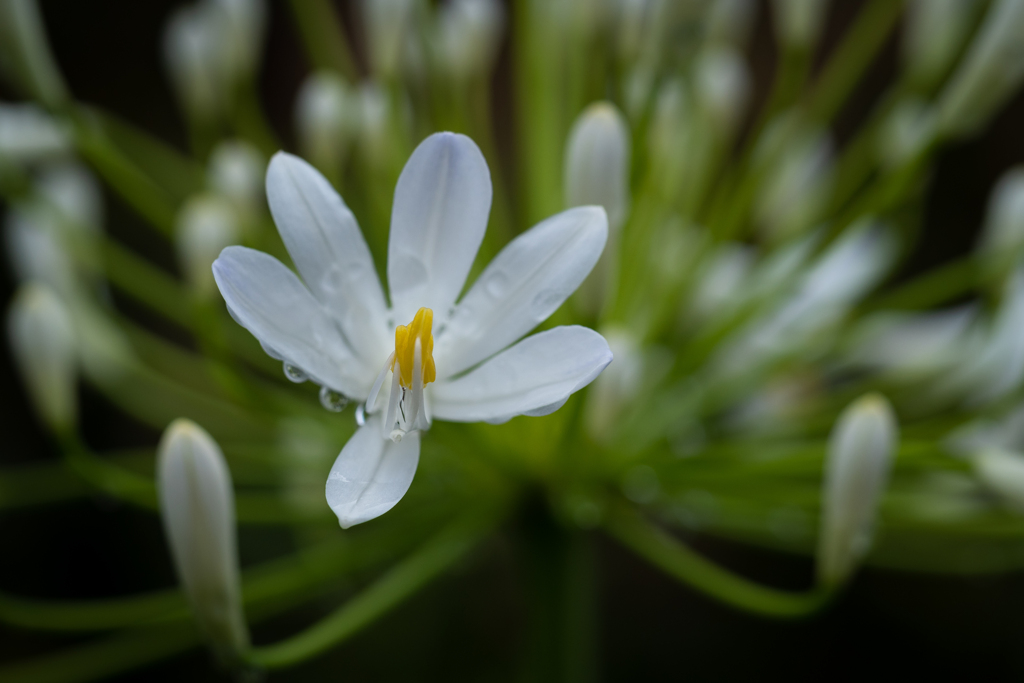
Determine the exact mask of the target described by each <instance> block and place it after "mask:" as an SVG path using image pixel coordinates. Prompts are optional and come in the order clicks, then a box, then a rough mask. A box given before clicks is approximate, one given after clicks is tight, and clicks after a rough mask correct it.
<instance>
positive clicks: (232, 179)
mask: <svg viewBox="0 0 1024 683" xmlns="http://www.w3.org/2000/svg"><path fill="white" fill-rule="evenodd" d="M266 174H267V160H266V159H265V158H264V157H263V155H262V154H261V153H260V151H259V150H258V149H256V148H255V147H253V146H252V145H251V144H249V143H248V142H245V141H244V140H225V141H224V142H221V143H220V144H218V145H217V146H216V147H214V148H213V152H212V153H211V154H210V165H209V168H208V170H207V184H208V185H209V187H210V189H212V190H213V191H214V192H217V193H218V194H220V195H221V196H223V197H226V198H227V199H229V200H230V201H231V203H232V204H234V206H235V208H236V209H238V210H239V211H241V212H243V213H249V212H255V211H258V210H259V207H260V204H261V203H262V200H263V179H264V177H265V176H266Z"/></svg>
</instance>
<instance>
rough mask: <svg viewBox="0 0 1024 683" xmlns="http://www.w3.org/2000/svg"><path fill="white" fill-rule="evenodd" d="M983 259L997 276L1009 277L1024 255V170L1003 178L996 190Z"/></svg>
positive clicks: (983, 242)
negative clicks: (1002, 274) (1005, 275)
mask: <svg viewBox="0 0 1024 683" xmlns="http://www.w3.org/2000/svg"><path fill="white" fill-rule="evenodd" d="M979 255H980V256H981V258H982V259H983V261H984V263H985V265H986V267H987V268H988V269H989V271H990V272H993V273H1006V272H1009V271H1010V270H1012V269H1013V266H1014V265H1016V263H1017V262H1018V261H1019V260H1020V257H1021V256H1022V255H1024V166H1014V167H1013V168H1011V169H1010V170H1009V171H1007V172H1006V173H1004V174H1003V176H1002V177H1001V178H1000V179H999V182H998V183H997V184H996V186H995V189H994V190H992V196H991V197H990V198H989V201H988V213H987V215H986V216H985V226H984V230H983V232H982V238H981V244H980V245H979Z"/></svg>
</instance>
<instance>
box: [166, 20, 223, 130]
mask: <svg viewBox="0 0 1024 683" xmlns="http://www.w3.org/2000/svg"><path fill="white" fill-rule="evenodd" d="M209 14H210V13H209V12H208V11H206V9H205V8H204V7H203V6H201V5H195V6H192V7H184V8H182V9H180V10H178V11H177V12H175V13H174V15H173V16H172V17H171V19H170V21H169V22H168V24H167V28H166V29H165V31H164V61H165V62H166V64H167V69H168V71H170V73H171V79H172V80H173V81H174V86H175V89H176V90H177V93H178V97H179V99H180V100H181V103H182V106H183V107H184V109H185V111H186V112H187V113H188V114H189V115H190V116H192V117H194V118H197V119H201V120H208V119H211V118H214V117H215V116H216V115H217V114H218V113H220V112H221V111H222V110H223V108H224V106H225V102H224V99H225V97H226V95H227V93H226V92H225V85H226V84H225V83H224V82H223V80H222V79H221V71H220V67H221V66H222V64H221V57H220V54H221V52H222V51H223V46H222V45H221V44H220V43H219V40H220V36H218V35H217V27H216V26H215V25H214V23H213V22H212V21H210V17H209Z"/></svg>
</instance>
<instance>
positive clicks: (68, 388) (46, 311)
mask: <svg viewBox="0 0 1024 683" xmlns="http://www.w3.org/2000/svg"><path fill="white" fill-rule="evenodd" d="M7 336H8V339H9V340H10V344H11V351H12V353H13V354H14V359H15V361H16V362H17V366H18V370H19V371H20V373H21V377H22V380H23V381H24V382H25V387H26V389H28V393H29V396H30V398H31V399H32V403H33V404H34V406H35V409H36V411H37V412H38V413H39V414H40V415H41V416H42V417H43V419H44V420H46V422H47V424H49V425H50V427H51V428H53V429H54V430H56V431H63V430H67V429H69V428H71V427H73V426H74V424H75V419H76V415H77V413H78V385H77V380H78V368H77V360H76V352H75V346H76V344H75V330H74V326H73V324H72V321H71V316H70V315H69V314H68V311H67V309H66V308H65V307H64V304H63V303H62V302H61V300H60V298H58V296H57V295H56V294H54V293H53V291H52V290H51V289H50V288H48V287H46V286H45V285H41V284H36V283H30V284H26V285H22V286H21V288H20V289H19V290H18V292H17V294H15V296H14V300H13V302H12V303H11V308H10V310H9V311H8V313H7Z"/></svg>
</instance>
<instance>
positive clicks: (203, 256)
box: [175, 195, 241, 295]
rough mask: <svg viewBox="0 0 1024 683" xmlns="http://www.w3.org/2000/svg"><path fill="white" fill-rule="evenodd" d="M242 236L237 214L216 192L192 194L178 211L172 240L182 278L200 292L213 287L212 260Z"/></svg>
mask: <svg viewBox="0 0 1024 683" xmlns="http://www.w3.org/2000/svg"><path fill="white" fill-rule="evenodd" d="M240 238H241V229H240V227H239V224H238V214H237V212H236V211H235V209H234V207H233V206H232V205H231V204H230V203H229V202H228V201H226V200H225V199H224V198H222V197H220V196H217V195H200V196H197V197H193V198H192V199H190V200H189V201H188V202H186V203H185V206H184V207H183V208H182V209H181V212H180V213H179V214H178V223H177V227H176V229H175V241H176V246H177V250H178V262H179V264H180V265H181V269H182V272H183V273H184V275H185V279H186V280H188V282H189V284H191V285H192V287H194V288H195V289H196V291H197V292H199V293H200V294H203V295H206V294H210V293H212V292H214V291H216V285H215V283H214V280H213V271H212V268H213V262H214V261H215V260H216V259H217V256H219V255H220V252H221V250H223V249H224V247H227V246H230V245H232V244H237V243H238V241H239V239H240Z"/></svg>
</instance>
